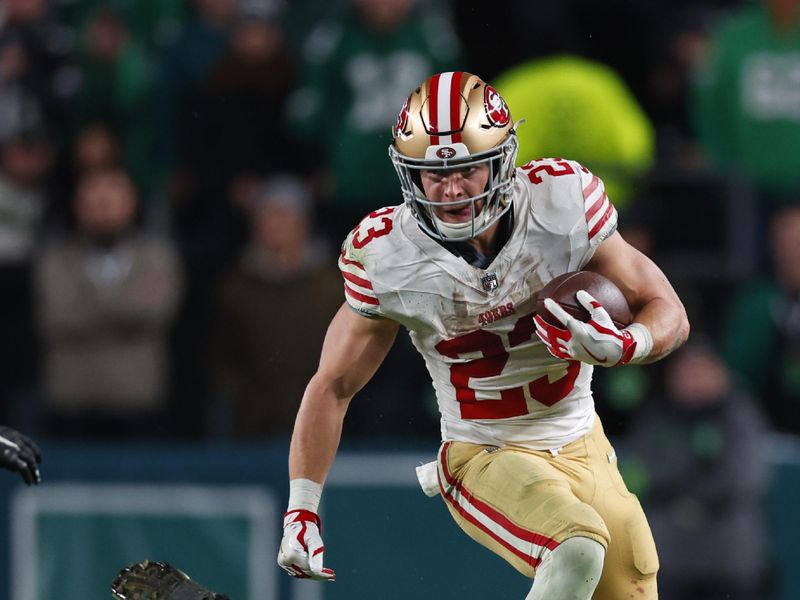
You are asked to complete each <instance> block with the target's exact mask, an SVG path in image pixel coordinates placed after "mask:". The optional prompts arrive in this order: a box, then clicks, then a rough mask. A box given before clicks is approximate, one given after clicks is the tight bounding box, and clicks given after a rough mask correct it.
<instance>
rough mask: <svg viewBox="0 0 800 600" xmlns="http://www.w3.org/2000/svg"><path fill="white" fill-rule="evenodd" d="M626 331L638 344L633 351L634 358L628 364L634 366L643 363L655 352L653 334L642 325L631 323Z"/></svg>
mask: <svg viewBox="0 0 800 600" xmlns="http://www.w3.org/2000/svg"><path fill="white" fill-rule="evenodd" d="M625 330H626V331H628V332H629V333H630V334H631V337H632V338H633V341H635V342H636V349H635V350H634V351H633V357H631V359H630V360H629V361H628V364H631V365H632V364H635V363H638V362H641V361H642V360H643V359H644V358H646V357H648V356H649V355H650V352H652V350H653V334H652V333H650V330H649V329H648V328H647V327H646V326H645V325H642V324H641V323H631V324H630V325H628V326H627V327H626V328H625Z"/></svg>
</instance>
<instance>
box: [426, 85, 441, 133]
mask: <svg viewBox="0 0 800 600" xmlns="http://www.w3.org/2000/svg"><path fill="white" fill-rule="evenodd" d="M428 118H429V119H430V123H431V145H432V146H433V145H437V144H438V143H439V136H438V135H434V133H439V74H438V73H437V74H436V75H434V76H433V77H431V80H430V84H429V85H428Z"/></svg>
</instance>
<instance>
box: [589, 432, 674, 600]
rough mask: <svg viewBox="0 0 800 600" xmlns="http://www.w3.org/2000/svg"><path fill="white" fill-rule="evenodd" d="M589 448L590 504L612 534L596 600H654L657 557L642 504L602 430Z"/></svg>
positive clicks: (592, 434) (595, 436) (655, 594)
mask: <svg viewBox="0 0 800 600" xmlns="http://www.w3.org/2000/svg"><path fill="white" fill-rule="evenodd" d="M587 448H588V451H589V461H590V464H591V466H592V471H593V472H594V474H595V478H596V488H595V497H594V498H593V499H592V501H591V504H592V506H593V507H594V508H595V509H596V510H597V512H598V513H599V514H600V516H601V517H602V519H603V522H604V523H605V524H606V527H607V528H608V532H609V534H610V542H609V544H608V548H607V550H606V558H605V562H604V564H603V575H602V577H601V578H600V583H599V585H598V586H597V590H596V591H595V594H594V600H620V599H624V598H636V600H655V599H656V598H658V591H657V587H656V573H657V572H658V555H657V553H656V545H655V542H654V541H653V534H652V533H651V532H650V525H649V524H648V522H647V517H646V516H645V514H644V511H643V510H642V506H641V504H639V500H638V499H637V498H636V496H635V495H634V494H631V493H630V492H629V491H628V489H627V487H626V486H625V483H624V482H623V480H622V477H621V476H620V473H619V469H618V468H617V461H616V453H615V452H614V449H613V447H612V446H611V444H610V443H609V441H608V439H606V436H605V434H604V433H603V431H602V427H596V428H595V429H594V430H593V431H592V433H591V434H590V435H589V437H588V438H587Z"/></svg>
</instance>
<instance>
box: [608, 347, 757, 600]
mask: <svg viewBox="0 0 800 600" xmlns="http://www.w3.org/2000/svg"><path fill="white" fill-rule="evenodd" d="M665 370H666V372H665V378H664V390H665V394H664V397H663V398H659V399H657V401H655V402H653V404H652V406H651V407H650V409H649V410H648V411H646V412H645V413H644V414H642V416H641V417H640V419H639V420H638V421H637V422H636V423H635V425H634V430H633V433H632V435H631V438H630V440H629V443H630V446H629V450H630V451H631V453H632V456H631V457H629V459H628V460H626V461H624V462H625V463H626V464H627V468H626V469H625V470H624V473H625V474H626V475H627V477H626V479H627V480H628V483H629V485H630V486H631V489H632V490H633V491H636V493H637V494H639V495H640V497H642V498H643V503H644V504H645V506H646V508H647V514H648V517H649V520H650V525H651V527H652V529H653V535H654V537H655V539H656V543H657V544H658V547H659V554H660V561H661V570H660V571H659V586H660V592H661V593H660V595H659V597H661V598H663V599H664V600H723V599H725V600H763V599H764V598H765V597H766V596H765V592H764V590H763V589H762V587H761V586H763V584H764V583H765V575H766V573H767V569H768V565H769V552H768V542H767V529H766V522H765V515H764V511H763V505H762V501H763V499H764V494H765V492H766V483H767V480H766V474H767V462H766V455H765V452H764V449H765V446H766V439H765V428H764V424H763V420H762V417H761V414H760V413H759V412H758V411H757V410H756V408H755V406H754V403H753V401H752V398H751V397H749V396H747V395H746V394H743V393H741V392H740V391H738V390H736V388H734V387H733V386H732V385H731V381H730V375H729V372H728V370H727V368H726V367H725V364H724V362H723V361H722V360H721V358H720V357H719V356H718V354H717V353H716V351H715V350H714V349H713V347H712V346H711V344H710V343H708V341H706V340H704V339H703V337H702V335H699V336H698V335H697V334H693V339H692V340H691V341H689V343H688V344H687V346H686V347H685V349H682V350H679V351H678V352H677V353H676V354H675V355H674V357H673V358H672V359H671V360H669V362H668V363H666V365H665ZM634 473H638V476H634ZM637 488H638V489H637ZM743 543H745V544H746V548H747V549H746V555H747V557H746V559H744V560H743V559H742V544H743Z"/></svg>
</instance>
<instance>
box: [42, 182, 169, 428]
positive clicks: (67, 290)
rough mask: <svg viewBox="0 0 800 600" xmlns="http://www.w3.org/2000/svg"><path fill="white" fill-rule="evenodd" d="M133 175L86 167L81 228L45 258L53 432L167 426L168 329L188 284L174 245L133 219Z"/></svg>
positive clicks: (78, 206)
mask: <svg viewBox="0 0 800 600" xmlns="http://www.w3.org/2000/svg"><path fill="white" fill-rule="evenodd" d="M137 204H138V200H137V196H136V191H135V189H134V186H133V184H132V182H131V179H130V177H129V176H128V174H127V173H126V172H125V171H123V170H121V169H105V170H98V171H92V172H89V173H87V174H85V175H84V176H83V177H82V179H81V180H80V182H79V184H78V188H77V192H76V195H75V199H74V205H73V207H74V214H75V222H76V228H75V231H74V232H71V233H69V234H68V235H67V236H66V237H65V238H64V239H60V240H53V241H52V242H50V243H49V244H48V245H47V247H46V248H45V249H44V251H43V252H42V255H41V257H40V258H39V262H38V265H37V273H36V275H37V277H36V291H37V295H38V297H37V300H38V309H39V311H38V319H39V327H40V331H41V335H42V338H43V345H44V362H45V364H44V367H45V368H44V387H45V396H46V397H45V405H46V409H47V415H46V416H47V426H48V431H49V433H50V434H51V435H79V436H87V435H88V436H102V437H114V438H118V437H120V436H126V435H127V436H150V435H158V434H169V433H170V425H169V423H168V422H167V420H165V419H164V418H163V417H164V414H165V410H166V408H167V397H166V392H167V373H168V368H169V365H168V360H167V347H166V338H167V333H168V330H169V328H170V325H171V323H172V319H173V316H174V313H175V308H176V304H177V299H178V294H179V291H180V274H179V270H178V265H177V259H176V256H175V254H174V253H173V251H172V250H171V249H170V247H169V246H168V245H166V244H165V243H164V242H163V241H162V240H159V239H154V238H150V237H148V236H146V235H145V234H144V233H142V232H141V231H139V230H138V229H137V227H136V226H135V221H136V213H137Z"/></svg>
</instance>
